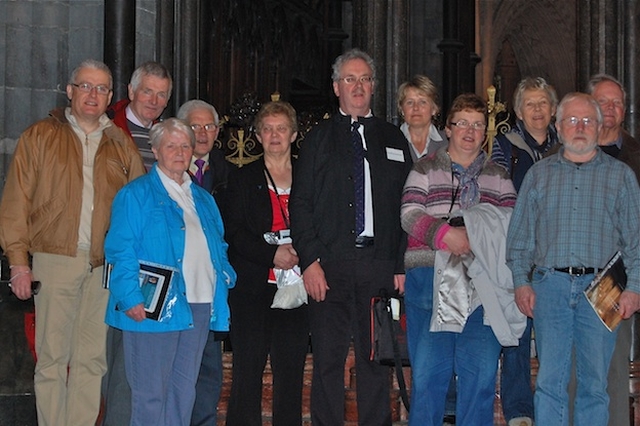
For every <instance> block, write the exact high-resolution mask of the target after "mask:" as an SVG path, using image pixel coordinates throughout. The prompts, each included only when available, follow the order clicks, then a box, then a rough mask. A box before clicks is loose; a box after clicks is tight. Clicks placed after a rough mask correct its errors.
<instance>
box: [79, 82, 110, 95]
mask: <svg viewBox="0 0 640 426" xmlns="http://www.w3.org/2000/svg"><path fill="white" fill-rule="evenodd" d="M71 85H72V86H73V87H77V88H78V90H79V91H81V92H85V93H91V91H92V90H93V89H96V92H97V93H98V94H99V95H108V94H109V92H111V89H109V88H108V87H107V86H105V85H103V84H99V85H97V86H94V85H93V84H91V83H80V84H75V83H71Z"/></svg>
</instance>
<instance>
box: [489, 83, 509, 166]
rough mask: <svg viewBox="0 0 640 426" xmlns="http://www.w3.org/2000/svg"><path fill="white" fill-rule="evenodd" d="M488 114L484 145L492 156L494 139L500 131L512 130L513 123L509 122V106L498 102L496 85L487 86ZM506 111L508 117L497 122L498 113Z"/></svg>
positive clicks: (502, 132)
mask: <svg viewBox="0 0 640 426" xmlns="http://www.w3.org/2000/svg"><path fill="white" fill-rule="evenodd" d="M487 113H488V114H487V115H488V123H487V135H486V138H485V140H484V145H483V147H484V148H485V149H486V151H487V153H488V154H489V156H491V150H492V148H493V139H494V138H495V137H496V135H497V134H498V132H500V133H501V134H504V133H506V132H508V131H509V130H511V125H510V124H509V113H508V111H507V106H506V104H504V103H503V102H496V88H495V86H489V87H488V88H487ZM500 113H505V115H506V117H505V118H504V119H502V120H500V121H498V123H497V124H496V121H497V118H498V114H500Z"/></svg>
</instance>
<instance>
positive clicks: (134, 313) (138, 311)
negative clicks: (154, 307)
mask: <svg viewBox="0 0 640 426" xmlns="http://www.w3.org/2000/svg"><path fill="white" fill-rule="evenodd" d="M125 314H127V316H128V317H129V318H131V319H132V320H134V321H138V322H140V321H142V320H143V319H145V318H146V317H147V313H146V312H145V311H144V305H143V304H142V303H140V304H139V305H136V306H134V307H133V308H131V309H128V310H127V311H125Z"/></svg>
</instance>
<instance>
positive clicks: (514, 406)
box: [500, 318, 533, 422]
mask: <svg viewBox="0 0 640 426" xmlns="http://www.w3.org/2000/svg"><path fill="white" fill-rule="evenodd" d="M531 325H532V320H531V318H527V327H526V328H525V330H524V334H523V335H522V337H521V338H520V341H519V342H518V343H519V344H518V346H510V347H506V348H502V373H501V375H500V395H501V398H502V412H503V413H504V418H505V420H507V422H508V421H509V420H511V419H513V418H515V417H530V418H533V392H532V391H531Z"/></svg>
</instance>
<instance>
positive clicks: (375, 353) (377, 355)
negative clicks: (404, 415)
mask: <svg viewBox="0 0 640 426" xmlns="http://www.w3.org/2000/svg"><path fill="white" fill-rule="evenodd" d="M406 318H407V317H406V313H405V310H404V298H403V297H401V296H398V295H394V296H393V297H392V296H390V295H389V293H388V292H387V291H386V290H380V295H379V296H374V297H372V298H371V353H370V356H369V359H370V360H371V361H375V362H377V363H379V364H380V365H389V366H395V371H396V376H397V378H398V385H399V387H400V397H401V398H402V403H403V404H404V406H405V407H406V409H407V411H409V395H408V394H407V385H406V382H405V380H404V372H403V371H402V367H403V366H408V365H410V364H409V351H408V349H407V319H406Z"/></svg>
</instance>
